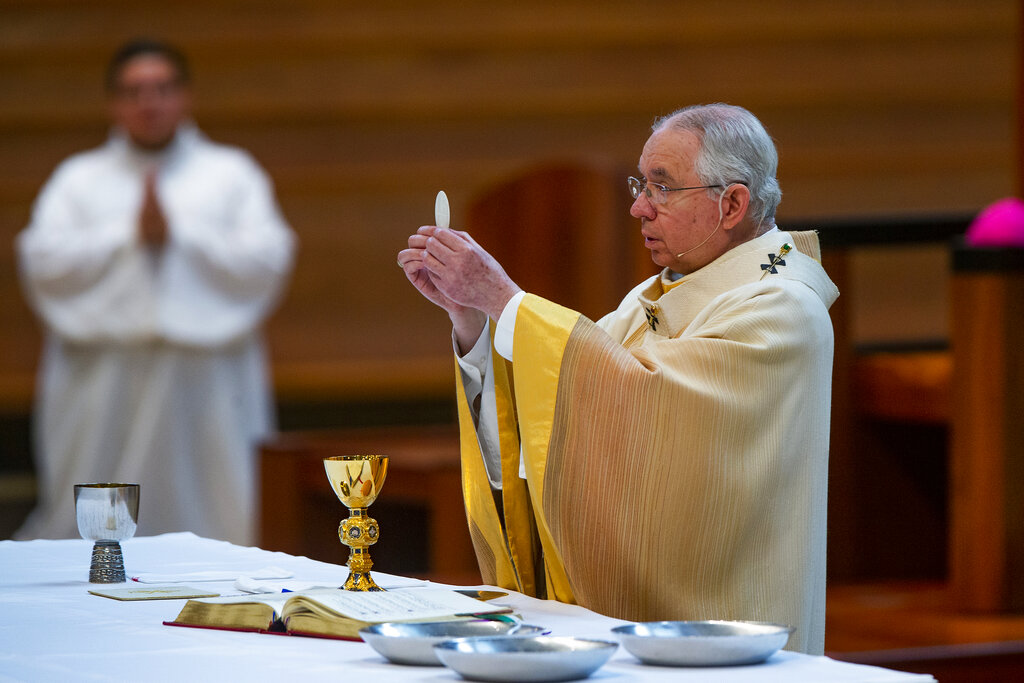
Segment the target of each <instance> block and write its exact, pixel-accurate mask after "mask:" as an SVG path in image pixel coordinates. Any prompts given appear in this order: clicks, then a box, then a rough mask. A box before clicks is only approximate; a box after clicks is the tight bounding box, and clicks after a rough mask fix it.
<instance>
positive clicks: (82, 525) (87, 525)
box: [75, 484, 139, 583]
mask: <svg viewBox="0 0 1024 683" xmlns="http://www.w3.org/2000/svg"><path fill="white" fill-rule="evenodd" d="M75 517H76V519H77V520H78V533H80V534H81V535H82V538H84V539H86V540H89V541H95V542H96V543H95V544H94V545H93V547H92V564H91V565H90V566H89V583H124V581H125V576H124V558H123V557H122V555H121V543H120V542H121V541H122V540H124V539H126V538H131V537H132V536H134V535H135V527H136V525H137V524H138V521H139V485H138V484H75Z"/></svg>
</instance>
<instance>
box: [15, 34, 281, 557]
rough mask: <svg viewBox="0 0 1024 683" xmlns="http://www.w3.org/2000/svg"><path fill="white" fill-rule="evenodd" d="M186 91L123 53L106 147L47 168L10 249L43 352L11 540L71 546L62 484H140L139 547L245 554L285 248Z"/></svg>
mask: <svg viewBox="0 0 1024 683" xmlns="http://www.w3.org/2000/svg"><path fill="white" fill-rule="evenodd" d="M190 84H191V81H190V74H189V69H188V65H187V63H186V60H185V58H184V57H183V55H182V54H181V53H180V52H179V51H178V50H177V49H175V48H174V47H172V46H170V45H167V44H164V43H160V42H154V41H133V42H130V43H128V44H126V45H124V46H122V47H121V48H120V49H119V50H118V51H117V52H116V54H115V55H114V57H113V58H112V60H111V62H110V65H109V67H108V70H107V76H106V88H107V95H108V100H109V109H110V114H111V119H112V122H113V130H112V132H111V135H110V138H109V140H108V141H107V142H106V144H104V145H103V146H101V147H98V148H96V149H92V150H89V151H86V152H83V153H80V154H76V155H74V156H72V157H70V158H69V159H67V160H65V161H64V162H63V163H61V164H60V165H59V166H58V168H57V169H56V171H55V172H54V173H53V175H52V176H51V177H50V179H49V180H48V182H47V183H46V185H45V187H44V188H43V190H42V192H41V193H40V195H39V197H38V199H37V200H36V204H35V206H34V208H33V214H32V219H31V223H30V225H29V226H28V227H27V228H26V229H25V230H24V231H23V232H22V233H21V234H20V235H18V237H17V244H16V247H17V253H18V257H19V262H20V267H21V274H22V281H23V284H24V287H25V290H26V293H27V296H28V300H29V303H30V305H31V306H32V308H33V309H34V311H35V312H36V313H37V314H38V315H39V317H40V319H41V321H42V323H43V325H44V327H45V336H46V339H45V345H44V349H43V354H42V359H41V366H40V371H39V378H38V385H37V389H36V408H35V415H34V421H35V424H34V428H35V461H36V470H37V476H38V488H39V502H38V506H37V508H36V509H35V510H33V512H32V513H31V514H30V515H29V517H28V519H27V520H26V522H25V524H24V525H23V526H22V527H21V528H20V529H19V530H18V531H17V532H16V534H15V538H18V539H30V538H68V537H77V536H78V530H77V525H76V521H75V512H74V501H73V493H72V491H73V485H74V484H76V483H85V482H97V481H111V482H133V483H139V484H141V495H140V501H141V502H140V512H139V526H138V534H139V535H153V534H158V533H164V532H173V531H191V532H194V533H196V534H198V535H200V536H204V537H209V538H217V539H223V540H228V541H231V542H234V543H239V544H251V543H253V542H254V540H255V539H254V533H253V530H254V514H255V495H256V480H255V479H256V463H255V446H256V442H257V441H258V440H259V439H260V438H262V437H263V436H264V435H266V434H267V433H268V432H269V431H271V430H272V429H273V428H274V418H273V400H272V396H271V393H270V389H269V386H268V372H267V361H266V357H265V352H264V347H263V343H262V341H261V335H260V327H261V325H262V323H263V322H264V320H265V319H266V317H267V315H268V314H269V312H270V311H271V310H272V308H273V306H274V304H275V302H276V301H277V299H278V298H279V295H280V293H281V291H282V289H283V287H284V285H285V281H286V279H287V276H288V274H289V272H290V269H291V265H292V259H293V250H294V243H295V239H294V236H293V233H292V232H291V230H290V228H289V227H288V225H287V224H286V223H285V221H284V219H283V218H282V216H281V212H280V210H279V208H278V206H277V203H276V200H275V198H274V193H273V188H272V186H271V182H270V180H269V178H268V177H267V175H266V174H265V173H264V171H263V170H262V169H261V168H260V167H259V166H258V165H257V163H256V162H255V161H254V160H253V159H252V158H251V157H250V156H249V154H247V153H246V152H244V151H242V150H240V149H236V148H232V147H227V146H224V145H220V144H216V143H213V142H211V141H210V140H208V139H207V138H206V137H204V136H203V134H202V133H200V131H199V130H198V129H197V128H196V126H195V124H194V123H193V122H192V120H191V118H190V116H191V104H192V94H191V90H190Z"/></svg>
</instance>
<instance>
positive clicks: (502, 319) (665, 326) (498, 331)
mask: <svg viewBox="0 0 1024 683" xmlns="http://www.w3.org/2000/svg"><path fill="white" fill-rule="evenodd" d="M776 166H777V156H776V152H775V148H774V145H773V143H772V141H771V138H770V137H769V136H768V134H767V133H766V131H765V130H764V128H763V127H762V125H761V124H760V122H759V121H758V120H757V119H756V118H755V117H754V116H753V115H752V114H750V113H749V112H748V111H746V110H744V109H741V108H739V107H733V106H728V105H721V104H717V105H708V106H698V107H691V108H687V109H683V110H680V111H677V112H675V113H673V114H671V115H670V116H667V117H665V118H663V119H661V120H659V121H658V122H657V123H656V124H655V126H654V132H653V134H652V135H651V137H650V138H649V139H648V141H647V143H646V145H644V149H643V153H642V154H641V156H640V163H639V177H638V178H630V179H629V188H630V191H631V193H632V194H633V196H634V198H635V201H634V203H633V206H632V208H631V211H630V212H631V213H632V215H633V216H635V217H636V218H639V219H640V222H641V228H640V232H641V234H642V235H643V239H644V243H645V245H646V246H647V248H648V249H650V250H651V257H652V259H653V260H654V262H655V263H657V264H658V265H660V266H662V267H663V270H662V272H661V273H660V274H659V275H657V276H654V277H652V278H650V279H649V280H647V281H646V282H643V283H641V284H640V285H638V286H637V287H636V288H635V289H634V290H633V291H632V292H630V293H629V294H628V295H627V296H626V297H625V299H623V301H622V303H621V304H620V306H619V308H618V309H617V310H615V311H614V312H612V313H610V314H608V315H607V316H605V317H604V318H603V319H601V320H600V321H599V322H598V323H596V324H595V323H593V322H591V321H589V320H587V319H586V318H584V317H583V316H581V315H580V314H578V313H576V312H574V311H571V310H567V309H565V308H562V307H560V306H558V305H557V304H555V303H552V302H550V301H546V300H544V299H541V298H539V297H537V296H534V295H531V294H526V293H524V292H522V291H521V290H520V289H519V288H518V287H517V286H516V285H515V283H514V282H513V281H512V280H511V279H510V278H509V277H508V275H506V273H505V272H504V271H503V269H502V268H501V266H500V265H499V264H498V263H497V262H496V261H495V260H494V259H493V258H492V257H491V256H490V255H489V254H487V252H485V251H484V250H483V249H482V248H481V247H480V246H479V245H477V244H476V243H475V242H474V241H473V239H472V238H471V237H470V236H469V235H467V234H465V233H462V232H457V231H452V230H442V229H438V228H436V227H434V226H426V227H423V228H420V230H419V231H418V232H417V233H416V234H415V235H412V236H411V237H410V238H409V247H408V248H407V249H404V250H402V251H401V252H400V253H399V255H398V258H399V263H400V264H401V265H402V266H403V268H404V270H405V273H406V275H407V276H408V278H409V279H410V281H411V282H412V283H413V284H414V285H415V286H416V287H417V288H418V289H419V291H420V292H422V293H423V295H424V296H426V297H427V298H428V299H430V300H431V301H433V302H434V303H436V304H438V305H439V306H441V307H442V308H444V309H445V310H446V311H447V312H448V314H449V316H450V317H451V320H452V322H453V324H454V341H455V344H456V347H457V349H456V350H457V356H458V362H459V366H460V368H461V370H460V373H459V378H460V380H459V381H460V385H461V386H460V391H459V415H460V422H461V424H462V433H463V437H462V443H463V446H462V450H463V458H462V460H463V481H464V483H463V489H464V493H465V498H466V507H467V513H468V516H469V523H470V531H471V534H472V537H473V540H474V544H475V548H476V552H477V558H478V561H479V563H480V567H481V571H482V573H483V577H484V580H485V581H486V582H488V583H494V584H497V585H501V586H506V587H509V588H514V589H516V590H520V591H524V592H526V593H531V594H537V595H546V596H547V597H549V598H555V599H557V600H561V601H565V602H576V603H579V604H581V605H584V606H586V607H588V608H590V609H593V610H596V611H598V612H601V613H604V614H608V615H611V616H615V617H620V618H623V619H629V620H634V621H649V620H662V619H748V620H760V621H774V622H783V623H787V624H791V625H793V626H795V627H796V631H795V633H794V634H793V636H792V637H791V639H790V642H789V645H788V647H789V648H791V649H794V650H799V651H803V652H809V653H815V654H820V653H821V652H822V649H823V643H824V612H825V501H826V475H827V458H828V429H829V404H830V386H831V364H832V344H833V340H832V327H831V323H830V320H829V317H828V307H829V306H830V305H831V304H832V302H833V301H834V300H835V298H836V297H837V296H838V292H837V290H836V288H835V285H833V284H832V282H831V281H830V280H829V278H828V276H827V275H826V274H825V272H824V270H823V269H822V268H821V266H820V264H819V263H818V244H817V238H816V236H815V235H814V234H813V233H809V234H808V233H786V232H782V231H780V230H779V229H778V228H776V227H775V221H774V216H775V207H776V205H777V204H778V201H779V199H780V197H781V192H780V190H779V186H778V183H777V181H776V179H775V170H776ZM593 276H594V277H601V273H600V272H595V273H594V274H593ZM489 320H494V321H497V324H496V328H495V329H494V331H493V333H492V332H491V330H490V323H489ZM492 338H493V343H492V341H491V340H492Z"/></svg>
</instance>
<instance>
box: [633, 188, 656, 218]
mask: <svg viewBox="0 0 1024 683" xmlns="http://www.w3.org/2000/svg"><path fill="white" fill-rule="evenodd" d="M629 215H631V216H632V217H633V218H646V219H647V220H654V217H655V216H657V215H658V212H657V211H655V209H654V204H652V203H651V200H650V199H648V197H647V194H646V193H644V192H641V193H640V194H638V195H637V196H636V199H634V200H633V205H632V206H630V207H629Z"/></svg>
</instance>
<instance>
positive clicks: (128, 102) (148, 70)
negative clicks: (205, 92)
mask: <svg viewBox="0 0 1024 683" xmlns="http://www.w3.org/2000/svg"><path fill="white" fill-rule="evenodd" d="M190 107H191V96H190V94H189V91H188V88H187V87H186V86H185V84H183V83H182V82H181V78H180V74H179V73H178V71H177V69H176V68H175V67H174V64H172V63H171V62H169V61H168V60H167V59H165V58H163V57H161V56H160V55H139V56H138V57H135V58H133V59H131V60H129V61H128V62H126V63H125V64H124V66H122V67H121V71H120V73H119V74H118V78H117V82H116V84H115V87H114V92H113V93H111V98H110V109H111V115H112V118H113V120H114V123H115V124H117V125H118V126H120V127H121V128H123V129H124V130H125V132H127V134H128V137H129V138H131V140H132V142H134V143H135V144H136V145H138V146H139V147H142V148H144V149H149V150H158V149H162V148H164V147H166V146H167V144H168V143H170V141H171V140H172V139H173V138H174V132H175V130H177V128H178V124H180V123H181V122H182V121H183V120H185V119H186V118H188V115H189V110H190Z"/></svg>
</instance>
